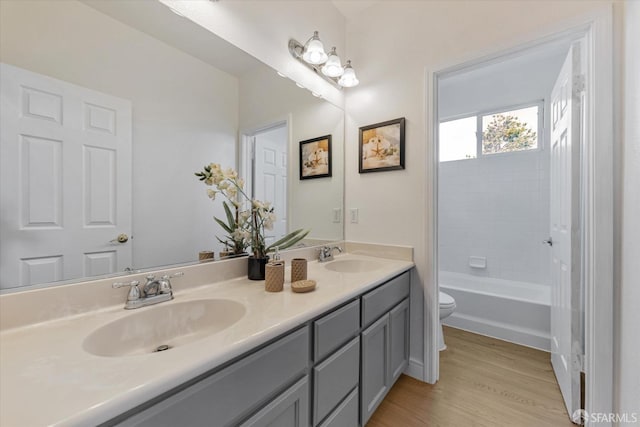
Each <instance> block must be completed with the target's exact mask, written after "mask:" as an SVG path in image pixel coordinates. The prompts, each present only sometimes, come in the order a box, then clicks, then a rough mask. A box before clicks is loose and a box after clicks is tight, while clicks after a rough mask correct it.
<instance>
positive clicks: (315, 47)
mask: <svg viewBox="0 0 640 427" xmlns="http://www.w3.org/2000/svg"><path fill="white" fill-rule="evenodd" d="M302 59H304V60H305V62H308V63H309V64H313V65H320V64H323V63H325V62H326V61H327V53H326V52H325V51H324V46H323V45H322V42H321V41H320V37H318V32H317V31H314V33H313V37H311V38H310V39H309V41H308V42H307V44H306V45H305V46H304V52H303V53H302Z"/></svg>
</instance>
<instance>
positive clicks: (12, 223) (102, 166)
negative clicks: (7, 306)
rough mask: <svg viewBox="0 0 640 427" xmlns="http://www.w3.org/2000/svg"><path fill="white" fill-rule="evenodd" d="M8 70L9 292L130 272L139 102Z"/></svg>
mask: <svg viewBox="0 0 640 427" xmlns="http://www.w3.org/2000/svg"><path fill="white" fill-rule="evenodd" d="M0 67H1V68H0V84H1V86H0V88H1V102H2V104H1V116H0V121H1V124H2V126H1V127H2V130H1V135H0V136H1V144H0V201H1V211H0V213H1V221H2V224H1V226H0V266H1V268H0V271H1V273H0V288H11V287H15V286H24V285H30V284H36V283H44V282H52V281H58V280H67V279H70V278H77V277H85V276H95V275H102V274H109V273H114V272H117V271H123V270H124V269H125V268H127V267H130V266H131V257H132V250H131V240H130V234H131V212H132V210H131V174H132V170H131V168H132V165H131V132H132V129H131V126H132V111H131V102H130V101H127V100H125V99H121V98H116V97H113V96H110V95H105V94H102V93H99V92H96V91H93V90H90V89H86V88H83V87H80V86H77V85H73V84H70V83H67V82H64V81H61V80H57V79H53V78H50V77H48V76H44V75H41V74H37V73H33V72H30V71H27V70H24V69H21V68H17V67H14V66H11V65H7V64H0Z"/></svg>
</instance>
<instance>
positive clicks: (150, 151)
mask: <svg viewBox="0 0 640 427" xmlns="http://www.w3.org/2000/svg"><path fill="white" fill-rule="evenodd" d="M1 7H2V13H1V14H0V16H1V22H0V31H1V33H0V62H2V63H3V67H4V68H3V69H2V78H3V85H2V102H3V110H7V111H8V110H11V109H13V110H14V113H16V117H14V118H11V117H6V115H5V113H4V112H3V115H2V129H3V130H2V132H3V133H2V146H3V150H4V147H6V146H9V145H11V146H14V147H17V148H15V149H13V151H11V150H9V151H6V150H5V151H3V153H2V159H1V160H0V173H2V180H1V182H0V191H1V192H2V197H3V199H2V207H1V214H2V218H1V219H0V239H1V240H2V245H3V246H2V248H1V249H0V263H1V270H2V272H3V277H2V280H1V281H0V288H2V289H4V290H6V289H9V288H17V287H19V286H27V285H32V284H43V283H52V282H57V283H68V282H69V281H70V280H71V281H80V280H84V279H86V278H88V277H97V276H104V275H109V274H114V275H118V274H126V273H123V270H124V269H126V268H129V269H132V270H134V271H137V270H142V269H148V268H158V267H163V266H168V265H176V264H184V263H192V262H197V260H198V253H199V252H200V251H213V252H216V253H217V252H219V251H220V250H222V245H221V244H220V243H218V242H217V240H216V236H222V235H223V230H222V229H221V228H220V227H219V226H218V225H217V224H215V222H214V220H213V217H214V216H216V217H220V218H224V212H223V210H222V207H221V202H220V201H219V200H216V201H214V202H212V201H211V200H210V199H209V198H208V197H207V195H206V188H207V187H205V186H204V185H203V184H202V183H200V182H198V180H197V179H196V177H195V176H194V172H196V171H198V170H200V169H201V168H202V167H203V166H204V165H205V164H208V163H211V162H215V163H220V164H222V165H223V166H225V167H234V168H236V169H240V170H241V171H242V173H246V174H249V173H250V169H251V167H250V166H251V157H250V156H251V150H250V148H248V147H250V144H251V142H252V140H253V139H254V138H256V137H257V136H259V135H260V134H261V133H263V132H265V131H267V130H269V129H273V128H278V127H282V126H284V129H285V131H284V135H285V140H286V147H285V148H284V155H283V156H284V157H283V158H282V159H281V160H282V162H283V164H284V165H286V173H285V176H284V177H282V176H281V177H280V179H281V191H283V192H284V194H285V195H286V198H285V205H284V206H283V207H281V208H280V212H281V218H280V220H281V221H286V225H285V227H286V228H287V229H288V230H294V229H297V228H309V229H311V230H312V231H311V234H310V235H309V239H311V241H314V239H317V240H322V241H331V240H341V239H342V238H343V224H342V209H343V188H344V185H343V177H344V174H343V151H344V149H343V146H344V112H343V110H342V109H341V108H339V107H337V106H335V105H332V104H331V103H329V102H326V101H324V100H322V99H319V98H316V97H314V96H312V94H311V93H310V92H309V91H307V90H305V89H301V88H299V87H297V86H296V85H295V83H294V82H293V81H291V80H289V79H286V78H282V77H280V76H278V75H277V74H276V72H275V70H273V69H271V68H270V67H268V66H266V65H264V64H263V63H261V62H260V61H258V60H256V59H255V58H253V57H251V56H250V55H248V54H246V53H245V52H244V51H241V50H240V49H238V48H236V47H234V46H232V45H230V44H229V43H227V42H225V41H224V40H222V39H220V38H219V37H217V36H215V35H214V34H212V33H210V32H209V31H207V30H205V29H203V28H201V27H199V26H197V25H196V24H194V23H192V22H191V21H189V20H187V19H185V18H184V17H181V16H178V15H176V14H174V13H173V12H172V11H171V10H170V9H168V8H167V7H166V6H164V5H162V4H161V3H159V2H151V1H140V2H104V1H96V0H87V1H75V0H61V1H55V2H42V1H38V0H33V1H31V0H7V1H4V0H3V1H2V6H1ZM5 78H9V79H14V80H11V82H12V83H11V84H12V85H13V87H16V88H17V89H16V90H15V91H14V92H15V93H12V94H7V92H8V90H7V87H9V85H8V84H7V83H6V81H5V80H4V79H5ZM16 79H17V81H18V83H16ZM20 79H22V80H20ZM25 82H26V83H25ZM40 84H43V86H41V87H40V86H38V85H40ZM9 95H11V96H13V98H11V97H10V96H9ZM87 100H88V101H87ZM74 102H75V103H78V108H77V109H76V110H73V109H71V110H68V109H67V106H68V105H72V104H73V103H74ZM6 105H11V106H12V108H4V107H5V106H6ZM74 114H75V115H76V116H77V117H74ZM10 120H14V121H15V120H18V121H20V123H19V126H18V125H15V126H14V125H10V126H7V125H6V124H7V123H8V121H10ZM41 123H44V124H41ZM69 123H76V124H77V129H71V130H69V129H67V128H66V126H67V125H68V124H69ZM52 126H53V127H60V128H61V129H62V131H61V132H62V133H60V132H58V131H55V132H58V133H55V132H54V133H52V134H46V133H45V134H43V133H41V132H42V130H43V129H44V128H48V127H52ZM71 126H72V125H71ZM12 132H13V133H12ZM68 135H71V137H72V138H76V139H78V140H79V141H81V143H80V144H79V147H80V148H79V149H78V150H79V151H78V153H77V155H76V154H73V155H71V154H68V152H67V151H66V150H67V149H66V148H62V147H63V145H62V142H63V141H64V140H65V138H67V137H68ZM96 135H97V136H96ZM121 135H124V138H125V140H126V139H127V135H128V136H129V141H128V144H130V148H129V150H128V151H127V150H126V149H125V150H124V153H125V154H124V155H123V154H121V153H120V152H119V151H118V152H116V150H115V149H111V148H109V145H108V144H109V142H108V140H109V138H112V137H115V138H118V137H120V136H121ZM323 135H331V136H332V170H333V173H332V175H331V176H330V177H325V178H320V179H313V180H300V177H299V175H298V169H299V158H300V157H299V151H298V150H299V142H300V141H303V140H309V139H313V138H316V137H320V136H323ZM96 138H97V139H96ZM10 141H13V142H14V144H10V143H9V142H10ZM16 141H18V143H15V142H16ZM87 141H88V142H87ZM96 141H97V142H96ZM103 143H104V144H106V145H103ZM65 147H66V146H65ZM10 151H11V152H10ZM8 154H13V155H14V156H13V157H10V156H9V155H8ZM74 156H75V157H74ZM263 160H264V159H263ZM267 161H270V159H267ZM249 176H250V175H249ZM259 182H262V180H259ZM67 184H70V185H71V187H66V185H67ZM255 187H257V185H256V186H255ZM274 188H275V187H274ZM270 196H272V195H270V194H264V195H263V197H264V198H266V199H268V198H269V197H270ZM72 209H73V210H75V213H74V214H73V215H71V216H69V211H71V210H72ZM74 215H75V217H74ZM73 221H77V222H78V224H79V226H78V227H76V228H77V230H76V231H73V232H72V233H71V234H68V233H67V231H68V229H69V228H70V225H71V224H72V222H73ZM16 224H17V225H16ZM87 230H88V231H90V232H91V233H93V234H92V235H91V236H89V235H88V234H85V232H86V231H87ZM47 233H49V234H47ZM60 242H64V245H60V244H59V243H60ZM8 271H11V272H10V273H6V272H8Z"/></svg>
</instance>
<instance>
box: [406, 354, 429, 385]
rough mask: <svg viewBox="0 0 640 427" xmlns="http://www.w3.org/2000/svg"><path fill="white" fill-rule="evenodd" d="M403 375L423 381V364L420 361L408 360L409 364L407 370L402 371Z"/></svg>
mask: <svg viewBox="0 0 640 427" xmlns="http://www.w3.org/2000/svg"><path fill="white" fill-rule="evenodd" d="M404 374H405V375H408V376H410V377H411V378H415V379H417V380H418V381H423V382H424V381H425V376H424V364H423V363H422V361H421V360H418V359H414V358H413V357H412V358H410V359H409V364H408V365H407V368H406V369H405V370H404Z"/></svg>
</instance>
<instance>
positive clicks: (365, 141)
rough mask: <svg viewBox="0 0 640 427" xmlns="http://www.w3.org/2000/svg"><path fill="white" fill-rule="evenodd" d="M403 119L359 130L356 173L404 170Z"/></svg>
mask: <svg viewBox="0 0 640 427" xmlns="http://www.w3.org/2000/svg"><path fill="white" fill-rule="evenodd" d="M404 123H405V119H404V117H402V118H400V119H395V120H389V121H387V122H382V123H376V124H374V125H369V126H363V127H361V128H360V138H359V145H358V146H359V153H360V160H359V164H358V171H359V172H360V173H365V172H381V171H388V170H398V169H404Z"/></svg>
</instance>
